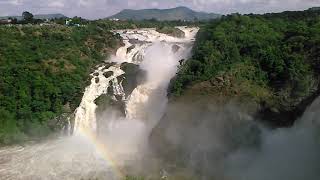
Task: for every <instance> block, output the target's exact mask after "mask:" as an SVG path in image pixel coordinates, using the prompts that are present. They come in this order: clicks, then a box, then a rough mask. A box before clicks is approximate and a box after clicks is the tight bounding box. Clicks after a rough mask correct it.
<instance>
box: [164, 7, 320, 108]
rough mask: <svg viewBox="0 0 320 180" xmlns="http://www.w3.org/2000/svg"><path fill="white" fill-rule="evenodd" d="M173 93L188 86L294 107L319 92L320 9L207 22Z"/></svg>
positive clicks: (178, 75) (171, 88)
mask: <svg viewBox="0 0 320 180" xmlns="http://www.w3.org/2000/svg"><path fill="white" fill-rule="evenodd" d="M179 69H180V71H179V73H178V74H177V77H176V78H175V79H174V80H173V81H172V83H171V86H170V89H169V92H170V93H171V96H174V97H179V96H181V95H183V94H184V93H185V92H186V90H188V89H192V88H193V89H197V87H198V89H200V91H202V92H201V93H202V94H204V95H208V94H218V93H223V94H224V95H226V96H229V97H240V98H242V99H249V100H250V101H252V100H254V101H255V102H257V103H259V104H262V105H263V106H266V107H270V108H272V109H273V110H274V111H281V110H290V108H293V107H295V106H296V105H297V104H298V103H300V102H301V100H303V99H305V98H307V97H309V96H311V95H312V94H314V93H319V92H318V89H319V88H318V82H319V74H320V11H319V10H306V11H300V12H283V13H273V14H265V15H253V14H249V15H240V14H232V15H228V16H223V17H222V18H221V19H220V20H215V21H212V22H210V23H208V24H206V25H204V26H203V27H202V28H201V30H200V32H199V33H198V36H197V40H196V43H195V47H194V50H193V56H192V58H191V59H190V60H188V61H187V62H186V63H185V64H183V65H182V66H180V67H179Z"/></svg>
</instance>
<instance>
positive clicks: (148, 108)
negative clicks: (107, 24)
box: [0, 27, 198, 180]
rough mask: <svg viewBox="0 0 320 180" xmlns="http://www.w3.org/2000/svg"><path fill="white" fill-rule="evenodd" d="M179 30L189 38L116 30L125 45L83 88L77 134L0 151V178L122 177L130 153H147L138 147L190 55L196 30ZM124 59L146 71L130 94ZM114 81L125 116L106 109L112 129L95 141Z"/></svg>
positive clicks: (158, 115) (78, 113) (107, 129)
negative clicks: (102, 104) (102, 102)
mask: <svg viewBox="0 0 320 180" xmlns="http://www.w3.org/2000/svg"><path fill="white" fill-rule="evenodd" d="M181 30H183V31H184V32H185V33H186V35H187V36H186V38H182V39H179V38H174V37H170V36H167V35H164V34H160V33H158V32H156V31H155V29H138V30H122V31H117V32H115V33H119V34H120V35H121V36H122V37H123V39H124V43H125V46H124V47H121V48H119V50H118V51H117V54H116V56H114V57H112V58H111V59H110V60H109V61H108V62H106V63H103V64H102V65H100V66H98V67H96V70H95V71H94V72H93V73H92V74H91V76H92V79H91V84H90V85H89V86H88V87H87V88H86V89H85V92H84V95H83V98H82V101H81V104H80V106H79V107H78V108H77V110H76V112H75V124H74V126H75V128H74V130H75V135H74V136H70V137H61V138H58V139H52V140H48V141H46V142H43V143H39V144H29V145H25V146H16V147H7V148H2V149H0V179H9V180H10V179H12V180H28V179H30V180H31V179H32V180H33V179H41V180H42V179H44V180H46V179H48V180H49V179H50V180H58V179H59V180H60V179H68V180H78V179H85V180H87V179H96V178H97V179H108V180H118V179H119V176H118V175H117V174H119V172H118V170H117V168H116V166H123V165H127V163H128V161H130V160H132V158H131V157H128V156H130V155H134V156H132V157H133V158H135V157H136V156H135V155H137V154H141V155H143V153H144V152H141V151H139V150H140V149H139V148H140V147H143V146H145V144H144V143H145V141H144V140H145V139H147V138H148V134H146V133H148V130H149V129H150V128H151V127H152V126H153V124H154V122H153V121H156V119H157V118H159V117H160V114H161V112H162V111H163V109H164V107H165V105H166V102H167V98H166V89H167V86H168V83H169V80H170V78H171V77H172V76H174V74H175V72H176V69H177V65H178V64H179V63H178V62H179V60H181V59H182V58H185V57H186V56H187V55H188V54H189V52H190V48H191V45H192V42H193V38H194V36H195V34H196V32H197V30H198V29H197V28H184V27H181ZM173 45H178V46H179V47H180V49H179V50H178V51H177V52H176V53H174V52H173V51H172V46H173ZM111 62H114V63H113V64H110V63H111ZM123 62H129V63H134V64H139V65H140V68H141V69H143V70H145V71H146V72H147V78H146V81H145V83H143V84H141V85H139V86H138V87H137V88H136V89H135V90H134V91H133V92H132V93H131V95H126V96H125V95H124V89H123V87H122V85H121V84H122V82H121V81H119V79H118V78H117V77H119V76H121V75H123V74H124V73H125V72H124V71H123V70H121V63H123ZM110 85H112V92H113V94H114V95H117V98H119V97H122V100H124V102H126V117H125V118H119V117H117V116H115V117H113V116H112V112H111V114H108V113H107V114H106V117H103V118H104V119H105V121H106V122H108V123H107V124H108V127H107V128H106V129H103V133H102V134H103V135H102V136H101V138H100V136H99V138H100V139H97V137H92V136H91V135H92V134H94V133H95V131H97V126H98V125H97V115H96V109H97V105H96V104H95V100H96V99H97V98H98V97H99V96H101V95H102V94H107V93H108V87H109V86H110ZM112 98H115V97H112ZM81 130H85V131H91V132H92V133H88V134H86V133H87V132H81ZM143 138H145V139H143ZM139 152H140V153H139Z"/></svg>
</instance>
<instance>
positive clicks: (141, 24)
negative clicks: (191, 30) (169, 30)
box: [93, 19, 203, 30]
mask: <svg viewBox="0 0 320 180" xmlns="http://www.w3.org/2000/svg"><path fill="white" fill-rule="evenodd" d="M93 23H97V24H99V25H100V26H103V27H105V28H108V29H113V30H115V29H135V28H163V27H174V26H198V25H199V24H202V23H203V22H188V21H181V20H179V21H158V20H156V19H151V20H144V21H133V20H127V21H114V20H108V19H102V20H97V21H94V22H93Z"/></svg>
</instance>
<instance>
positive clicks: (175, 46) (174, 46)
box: [171, 44, 181, 53]
mask: <svg viewBox="0 0 320 180" xmlns="http://www.w3.org/2000/svg"><path fill="white" fill-rule="evenodd" d="M171 49H172V52H173V53H177V52H178V51H179V50H180V49H181V47H180V46H178V45H176V44H175V45H173V46H172V48H171Z"/></svg>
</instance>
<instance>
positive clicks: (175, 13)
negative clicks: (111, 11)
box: [109, 7, 220, 21]
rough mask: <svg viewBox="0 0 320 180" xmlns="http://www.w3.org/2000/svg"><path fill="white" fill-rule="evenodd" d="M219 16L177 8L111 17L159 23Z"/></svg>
mask: <svg viewBox="0 0 320 180" xmlns="http://www.w3.org/2000/svg"><path fill="white" fill-rule="evenodd" d="M219 17H220V15H218V14H214V13H205V12H196V11H193V10H192V9H189V8H187V7H177V8H173V9H142V10H131V9H125V10H122V11H121V12H119V13H118V14H115V15H113V16H111V17H109V18H110V19H112V18H116V19H120V20H129V19H131V20H146V19H156V20H159V21H174V20H186V21H194V20H210V19H216V18H219Z"/></svg>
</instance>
